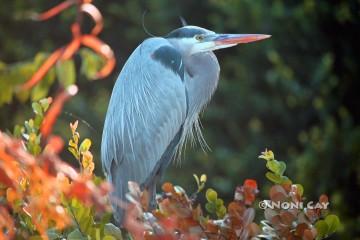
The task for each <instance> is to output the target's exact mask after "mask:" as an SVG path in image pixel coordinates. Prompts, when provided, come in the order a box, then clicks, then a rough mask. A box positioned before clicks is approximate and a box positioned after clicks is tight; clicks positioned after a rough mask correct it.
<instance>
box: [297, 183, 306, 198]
mask: <svg viewBox="0 0 360 240" xmlns="http://www.w3.org/2000/svg"><path fill="white" fill-rule="evenodd" d="M295 185H296V187H297V189H298V192H299V194H300V196H303V195H304V187H303V186H302V185H301V184H295Z"/></svg>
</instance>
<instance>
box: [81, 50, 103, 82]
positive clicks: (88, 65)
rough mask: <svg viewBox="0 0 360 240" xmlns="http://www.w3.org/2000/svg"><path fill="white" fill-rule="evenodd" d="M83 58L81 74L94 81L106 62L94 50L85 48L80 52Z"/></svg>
mask: <svg viewBox="0 0 360 240" xmlns="http://www.w3.org/2000/svg"><path fill="white" fill-rule="evenodd" d="M80 56H81V58H82V63H81V68H80V72H81V74H83V75H84V76H85V77H86V78H88V79H93V78H94V77H95V74H96V73H97V72H98V71H99V70H100V69H101V67H102V66H103V65H104V60H103V59H102V58H101V57H100V56H99V55H98V54H96V53H94V52H93V51H92V50H90V49H87V48H83V49H81V50H80Z"/></svg>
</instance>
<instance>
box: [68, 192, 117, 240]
mask: <svg viewBox="0 0 360 240" xmlns="http://www.w3.org/2000/svg"><path fill="white" fill-rule="evenodd" d="M67 209H68V211H69V213H70V215H71V216H72V217H73V221H74V228H73V229H72V231H71V232H70V233H69V234H68V235H67V239H73V240H75V239H89V238H90V239H94V240H101V239H108V240H115V239H122V238H121V231H120V229H119V228H118V227H116V226H115V225H113V224H111V223H109V222H110V218H111V214H105V215H104V216H103V217H102V219H101V220H100V221H98V222H97V221H95V209H94V208H92V207H87V206H84V205H83V204H81V202H79V201H78V200H76V199H72V200H71V201H70V202H69V203H68V204H67Z"/></svg>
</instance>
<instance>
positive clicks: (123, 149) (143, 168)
mask: <svg viewBox="0 0 360 240" xmlns="http://www.w3.org/2000/svg"><path fill="white" fill-rule="evenodd" d="M183 80H184V67H183V62H182V59H181V55H180V53H179V52H178V51H177V50H176V49H175V48H173V47H172V45H171V44H170V43H169V42H168V41H167V40H166V39H163V38H150V39H148V40H146V41H144V42H143V43H142V44H141V45H139V47H137V49H136V50H135V51H134V52H133V53H132V55H131V56H130V57H129V59H128V60H127V62H126V64H125V65H124V67H123V69H122V71H121V73H120V75H119V77H118V79H117V81H116V83H115V86H114V89H113V92H112V96H111V99H110V103H109V107H108V111H107V115H106V119H105V125H104V130H103V137H102V145H101V159H102V164H103V168H104V170H105V172H106V174H107V176H108V179H109V180H110V182H112V183H113V185H114V188H115V189H114V195H115V196H116V197H119V198H121V199H123V200H124V195H125V193H126V192H128V181H135V182H137V183H139V184H143V183H144V182H145V181H146V180H147V179H148V178H149V177H151V176H152V175H153V174H154V173H156V171H158V170H159V167H161V165H164V164H165V165H167V164H168V162H169V160H170V159H171V158H172V156H173V154H174V149H175V147H176V144H177V142H178V139H179V138H180V137H179V136H180V135H181V134H182V133H181V131H182V126H183V124H184V122H185V119H186V113H187V95H186V88H185V85H184V81H183ZM118 210H119V209H118ZM119 211H120V212H121V210H119ZM119 211H117V212H119ZM119 214H120V218H121V213H119ZM118 218H119V216H118Z"/></svg>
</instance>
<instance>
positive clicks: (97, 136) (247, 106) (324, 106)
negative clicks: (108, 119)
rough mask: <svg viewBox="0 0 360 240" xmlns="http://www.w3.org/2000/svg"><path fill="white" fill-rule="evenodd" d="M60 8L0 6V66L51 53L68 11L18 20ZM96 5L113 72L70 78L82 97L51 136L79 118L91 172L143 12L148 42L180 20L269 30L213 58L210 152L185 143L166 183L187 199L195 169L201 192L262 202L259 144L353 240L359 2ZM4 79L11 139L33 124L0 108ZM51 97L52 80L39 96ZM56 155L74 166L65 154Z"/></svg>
mask: <svg viewBox="0 0 360 240" xmlns="http://www.w3.org/2000/svg"><path fill="white" fill-rule="evenodd" d="M59 2H61V1H59V0H56V1H46V0H38V1H27V0H13V1H6V0H0V6H1V7H0V61H1V62H0V69H1V65H4V64H5V63H6V64H16V63H18V62H22V61H27V60H29V59H33V58H34V56H35V55H36V54H37V53H38V52H40V51H41V52H52V51H53V50H54V49H56V48H57V47H59V46H62V45H64V44H65V43H67V42H68V41H69V40H70V39H71V34H70V32H69V27H70V24H71V23H72V22H73V21H74V18H75V15H76V11H75V10H74V9H73V10H68V11H65V12H64V13H63V14H61V15H60V16H58V17H56V18H54V19H51V20H49V21H45V22H35V21H31V20H28V19H26V18H24V15H26V14H25V13H26V12H29V11H34V12H35V11H36V12H41V11H44V10H46V9H48V8H50V7H52V6H54V5H55V4H57V3H59ZM94 4H95V5H96V6H97V7H98V8H99V9H100V11H101V12H102V14H103V16H104V19H105V26H104V30H103V32H102V34H101V35H100V37H101V38H102V39H103V40H104V41H105V42H107V43H108V44H109V45H110V46H111V47H112V48H113V50H114V51H115V54H116V59H117V67H116V70H115V71H114V72H113V74H112V75H111V76H110V77H108V78H107V79H105V80H101V81H88V80H87V79H86V78H85V77H84V76H82V75H81V74H79V75H78V76H77V84H78V86H79V89H80V92H79V94H78V95H77V96H76V97H74V98H73V99H72V100H71V101H70V102H68V103H67V104H66V106H65V109H64V112H63V114H62V115H61V116H60V118H59V121H58V124H57V126H56V129H55V132H56V133H57V134H60V135H62V136H63V137H64V138H65V139H67V138H69V137H70V135H71V133H70V129H69V127H68V126H69V122H73V121H75V120H76V119H79V120H80V127H79V128H80V133H81V135H82V137H83V138H84V137H89V138H91V139H92V140H93V142H94V144H93V147H92V149H93V153H94V154H95V158H96V160H97V169H96V171H97V173H98V174H102V172H101V167H100V163H99V160H100V154H99V153H100V141H101V133H102V127H103V121H104V117H105V113H106V110H107V105H108V101H109V98H110V94H111V91H112V87H113V85H114V82H115V80H116V77H117V75H118V73H119V71H120V70H121V68H122V66H123V64H124V62H125V61H126V59H127V58H128V56H129V55H130V54H131V52H132V51H133V49H134V48H135V47H136V46H137V45H138V44H139V43H141V42H142V41H143V40H144V39H145V38H147V37H148V36H147V34H146V33H145V32H144V30H143V27H142V14H143V12H144V11H145V10H148V13H147V15H146V16H145V21H144V22H145V25H146V28H147V29H148V31H149V32H151V33H152V34H154V35H157V36H161V35H165V34H166V33H168V32H170V31H171V30H172V29H175V28H178V27H180V26H181V23H180V20H179V16H182V17H184V18H185V19H186V20H187V22H188V23H189V24H190V25H198V26H202V27H205V28H208V29H211V30H214V31H216V32H224V33H264V34H271V35H272V38H271V39H269V40H266V41H261V42H256V43H253V44H246V45H240V46H238V47H235V48H230V49H225V50H221V51H217V52H216V55H217V57H218V59H219V62H220V65H221V75H220V82H219V87H218V90H217V92H216V94H215V96H214V98H213V100H212V101H211V103H210V105H209V106H208V108H207V109H206V111H205V113H204V114H203V116H202V123H203V127H204V131H203V132H204V135H205V139H206V140H207V143H208V145H209V146H210V148H211V150H210V151H208V152H206V153H204V152H203V151H202V150H201V149H200V147H199V146H195V147H193V148H191V147H187V151H186V154H185V156H184V159H183V161H182V164H181V166H175V165H173V166H171V167H170V169H169V171H168V174H167V176H165V178H164V180H166V181H171V182H173V183H175V184H179V185H181V186H183V187H184V188H185V189H186V190H187V191H188V192H192V191H194V190H195V189H196V186H195V181H194V179H193V177H192V174H193V173H196V174H202V173H205V174H207V176H208V183H207V187H212V188H214V189H216V190H217V191H218V192H219V194H220V195H221V196H222V197H223V198H224V199H225V200H229V199H231V198H232V197H233V190H234V189H235V187H236V186H237V185H238V184H242V183H243V181H244V179H246V178H254V179H256V180H257V181H258V183H259V186H260V189H261V191H262V194H263V196H262V197H263V198H264V197H265V196H266V191H267V184H268V183H267V180H266V179H265V176H264V174H265V172H266V168H265V163H264V162H263V160H260V159H258V158H257V157H258V155H259V154H260V152H261V151H263V150H265V148H268V149H271V150H273V151H274V152H275V157H276V159H278V160H282V161H285V162H286V163H287V172H286V173H287V175H288V176H289V177H290V178H292V179H293V180H294V181H295V182H298V183H301V184H302V185H303V186H304V188H305V195H306V196H307V197H308V200H309V201H310V200H317V197H318V196H319V195H320V194H322V193H326V194H328V195H329V197H330V207H331V209H332V211H333V212H334V213H335V214H338V216H339V217H340V219H341V221H342V224H343V229H342V232H340V234H339V235H338V236H339V239H354V238H355V236H359V235H360V227H359V226H360V201H359V199H358V198H359V197H360V125H359V123H360V97H359V90H360V79H359V77H360V72H359V71H360V66H359V61H360V59H359V55H360V47H359V43H360V2H359V1H357V0H349V1H346V0H334V1H316V0H303V1H300V0H298V1H285V0H274V1H265V0H258V1H254V0H209V1H205V0H198V1H190V0H183V1H175V0H171V1H169V0H152V1H139V0H135V1H134V0H131V1H130V0H128V1H125V0H121V1H120V0H117V1H116V0H107V1H99V0H95V1H94ZM86 24H87V23H86ZM86 24H85V25H86ZM88 25H89V26H88V27H89V28H90V27H91V22H90V21H89V23H88ZM9 81H13V82H16V81H23V80H17V79H15V78H14V79H4V78H1V74H0V129H1V130H2V131H4V130H8V131H12V129H13V126H14V125H15V124H20V123H22V122H23V121H24V120H26V119H28V118H30V117H31V116H32V113H31V107H30V101H25V103H23V102H21V101H19V100H17V99H11V98H10V100H9V97H8V94H9V91H11V89H9V86H10V85H11V83H10V82H9ZM56 89H57V84H56V83H55V84H54V85H52V87H51V88H50V92H49V94H50V95H54V93H55V92H56ZM45 94H47V92H45ZM63 156H64V158H66V159H72V158H71V157H70V155H69V154H68V153H66V152H64V153H63ZM262 197H261V196H260V198H262ZM357 239H359V238H357Z"/></svg>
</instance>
